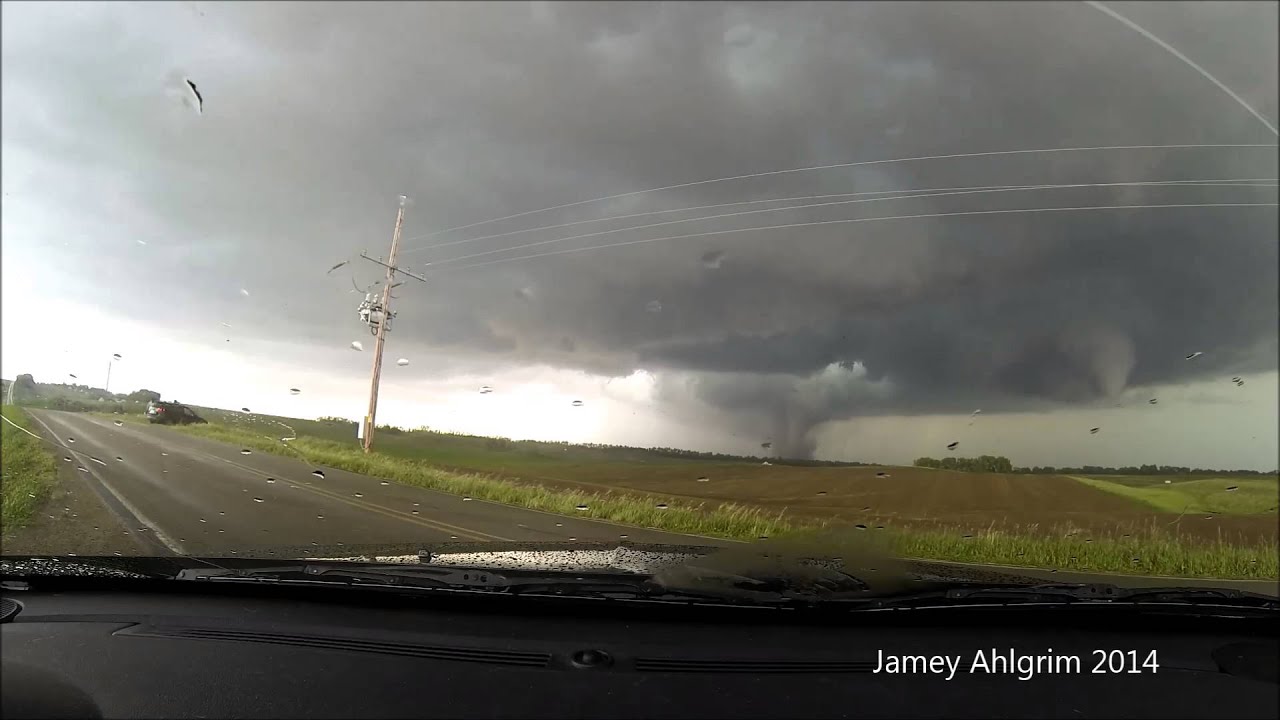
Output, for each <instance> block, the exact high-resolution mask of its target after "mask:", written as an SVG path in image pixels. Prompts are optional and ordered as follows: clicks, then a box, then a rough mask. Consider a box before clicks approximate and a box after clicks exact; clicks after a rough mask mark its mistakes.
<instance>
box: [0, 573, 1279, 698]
mask: <svg viewBox="0 0 1280 720" xmlns="http://www.w3.org/2000/svg"><path fill="white" fill-rule="evenodd" d="M174 585H175V583H170V584H169V585H159V584H157V585H155V586H154V587H151V586H147V588H146V589H135V590H129V591H126V590H121V589H118V588H116V589H104V588H93V589H86V588H75V589H69V588H65V587H60V588H38V587H32V588H28V589H18V590H15V589H7V590H5V592H4V598H5V613H4V615H5V617H4V622H3V624H0V639H2V641H3V642H2V645H0V647H2V648H3V672H2V675H0V677H2V678H3V680H2V683H3V715H4V716H5V717H91V716H100V717H122V718H123V717H128V718H140V717H174V718H177V717H192V718H196V717H200V718H220V717H236V718H257V717H264V718H265V717H308V718H322V717H325V718H327V717H334V718H337V717H343V718H361V717H419V718H421V717H484V718H494V717H521V718H532V717H583V718H697V717H716V718H766V717H770V718H772V717H788V718H819V717H822V718H826V717H832V718H861V717H984V718H1002V717H1017V718H1033V717H1035V718H1050V717H1061V718H1082V717H1150V718H1169V717H1179V718H1183V717H1233V718H1242V717H1259V718H1274V717H1276V716H1277V715H1278V714H1280V703H1278V699H1277V698H1278V696H1280V685H1277V667H1276V657H1277V652H1278V648H1277V638H1276V635H1275V632H1274V628H1272V627H1271V626H1270V625H1269V624H1262V623H1264V622H1265V621H1260V620H1256V619H1238V620H1234V621H1232V620H1224V621H1219V620H1205V619H1188V618H1184V617H1161V618H1155V619H1151V618H1149V617H1148V616H1146V615H1142V616H1136V615H1132V614H1126V613H1119V612H1117V613H1108V612H1099V613H1087V612H1081V611H1074V610H1072V611H1068V612H1061V611H1051V610H1045V609H1037V610H1013V609H1009V608H1002V609H998V610H997V609H988V610H982V609H963V610H948V611H932V610H930V611H920V610H912V611H909V612H885V613H864V614H861V615H860V616H859V617H858V618H856V619H839V620H835V619H833V618H832V617H804V616H802V614H796V613H787V612H785V611H778V610H770V609H756V608H751V609H746V608H742V609H739V608H728V607H719V608H711V609H707V608H689V607H644V606H641V605H637V604H626V603H614V602H608V601H570V600H563V599H543V600H534V599H531V598H525V597H518V598H517V597H507V598H495V599H492V600H491V599H487V598H475V597H461V598H447V599H439V598H434V597H433V598H430V599H423V598H420V597H405V596H401V595H375V594H372V593H369V592H368V591H356V590H352V591H350V592H348V591H339V590H327V589H326V590H324V591H320V592H318V591H316V590H314V589H312V590H310V592H308V593H302V592H294V591H286V590H278V589H266V588H253V587H247V588H246V587H227V588H222V587H201V588H188V587H185V586H184V587H181V588H180V589H177V590H175V589H173V586H174ZM185 585H192V583H187V584H185ZM1099 653H1101V655H1099ZM979 657H981V658H982V659H981V661H978V659H977V658H979ZM1024 657H1028V658H1031V659H1032V660H1031V661H1030V662H1027V661H1024V660H1023V659H1022V658H1024ZM1064 658H1065V659H1064ZM1071 658H1075V659H1076V660H1077V661H1078V662H1076V663H1073V662H1071ZM1099 658H1101V663H1102V668H1103V670H1102V672H1098V670H1097V663H1098V662H1099ZM1153 662H1154V665H1155V667H1152V664H1153ZM1020 668H1022V669H1020ZM890 669H893V670H896V671H895V672H889V671H888V670H890ZM1002 669H1005V670H1007V671H1002ZM1024 676H1025V677H1024Z"/></svg>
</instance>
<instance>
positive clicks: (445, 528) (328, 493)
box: [187, 450, 511, 542]
mask: <svg viewBox="0 0 1280 720" xmlns="http://www.w3.org/2000/svg"><path fill="white" fill-rule="evenodd" d="M187 452H190V453H191V454H193V455H200V456H202V457H205V458H208V459H210V460H217V461H219V462H224V463H226V464H228V465H231V466H232V467H236V468H239V469H241V470H244V471H245V472H247V473H250V474H253V475H257V476H258V477H261V478H264V479H265V478H269V477H278V476H275V475H271V474H270V473H265V472H263V471H261V470H259V469H257V468H253V467H249V466H248V465H241V464H240V463H238V462H235V461H234V460H227V459H226V458H220V457H218V456H217V455H209V454H207V453H204V452H201V451H199V450H187ZM289 482H291V483H293V484H294V485H297V487H298V489H299V490H307V491H309V492H312V493H315V494H316V495H321V496H324V497H327V498H329V499H331V500H337V501H339V502H342V503H346V504H347V505H350V506H351V507H354V508H359V509H361V510H368V511H369V512H374V513H378V514H379V515H384V516H386V517H389V518H393V519H395V520H403V521H404V522H409V523H414V524H416V525H421V526H423V527H428V528H431V529H432V530H439V531H441V532H448V533H453V534H456V535H459V536H465V537H467V538H468V539H470V540H501V541H506V542H511V538H505V537H502V536H500V535H492V534H490V533H485V532H480V531H479V530H470V529H468V528H464V527H460V526H458V525H451V524H449V523H446V522H440V521H439V520H428V519H426V518H423V517H419V516H417V515H411V514H409V513H407V512H404V511H402V510H393V509H391V508H388V507H384V506H382V505H377V504H375V503H371V502H366V501H364V500H357V499H354V498H349V497H347V496H345V495H339V494H338V493H335V492H333V491H332V490H326V489H324V488H318V487H316V486H315V485H309V484H305V483H302V482H296V481H293V480H290V481H289Z"/></svg>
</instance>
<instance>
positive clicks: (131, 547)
mask: <svg viewBox="0 0 1280 720" xmlns="http://www.w3.org/2000/svg"><path fill="white" fill-rule="evenodd" d="M32 431H33V432H36V433H38V434H39V435H40V436H41V437H43V438H44V439H45V440H46V441H47V442H46V445H45V447H46V448H47V449H48V450H49V452H51V453H53V454H55V456H56V458H57V463H58V473H57V478H56V479H55V481H54V486H53V488H52V489H51V491H50V493H49V496H48V497H47V498H46V499H45V501H44V502H42V503H41V504H40V506H39V507H37V508H36V510H35V512H34V513H32V515H31V518H30V519H29V520H28V521H27V522H26V524H25V525H23V526H22V527H20V528H17V529H15V530H12V531H7V532H5V533H4V537H3V538H0V552H2V553H3V554H5V555H66V554H69V553H75V554H77V555H111V554H113V553H120V554H122V555H138V554H144V553H145V551H144V547H143V546H142V545H140V544H139V543H137V542H135V541H134V540H133V534H134V532H135V531H136V528H128V527H125V524H124V523H123V522H122V521H121V519H120V518H119V517H118V516H117V515H116V514H115V513H113V512H111V510H110V509H109V508H108V507H107V506H106V505H105V504H104V503H103V501H102V499H101V498H100V497H99V496H98V493H97V492H95V491H94V489H93V487H92V486H91V485H90V484H89V483H90V482H91V479H90V478H89V476H88V474H87V473H85V472H82V471H81V470H79V468H80V467H81V463H80V462H79V461H78V460H77V459H76V457H75V455H73V454H71V453H69V452H63V453H61V454H58V452H59V451H58V448H57V447H56V445H57V443H56V441H52V440H50V438H49V437H48V433H47V432H46V431H45V429H44V428H43V427H41V424H40V423H38V422H36V423H32ZM64 457H70V458H71V461H70V462H67V461H65V460H63V458H64Z"/></svg>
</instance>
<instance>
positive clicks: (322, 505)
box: [30, 410, 716, 555]
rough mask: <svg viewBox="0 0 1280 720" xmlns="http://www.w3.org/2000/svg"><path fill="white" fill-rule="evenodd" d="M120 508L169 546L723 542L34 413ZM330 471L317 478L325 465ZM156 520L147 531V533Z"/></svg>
mask: <svg viewBox="0 0 1280 720" xmlns="http://www.w3.org/2000/svg"><path fill="white" fill-rule="evenodd" d="M30 412H31V415H32V417H34V418H35V420H36V425H37V428H39V429H40V430H44V431H45V433H43V434H45V435H46V437H49V438H51V439H52V440H53V441H54V442H55V443H57V444H59V445H62V446H64V447H66V448H71V449H72V450H73V451H74V452H67V451H61V452H62V454H63V455H64V456H69V457H71V458H72V460H71V463H70V464H73V465H75V466H76V467H77V468H80V467H82V468H84V471H83V474H84V477H83V478H82V479H84V480H86V481H87V482H88V483H89V484H90V485H91V487H93V489H94V490H95V491H96V492H97V493H98V495H99V496H100V497H102V499H103V500H104V501H105V502H106V503H107V505H108V506H109V507H110V509H111V510H112V511H113V512H114V513H115V514H116V515H118V516H120V517H121V519H122V521H123V522H124V525H125V527H126V528H131V529H133V530H134V532H136V533H137V534H138V535H139V539H141V540H142V541H143V542H144V543H150V544H151V545H152V548H153V549H154V550H156V551H157V554H167V552H173V553H179V554H184V555H224V554H230V553H231V552H232V551H235V553H236V554H242V553H246V552H252V553H255V554H257V553H259V552H261V551H262V550H264V549H267V548H278V547H298V546H322V547H327V548H332V547H336V546H342V547H346V546H364V545H404V544H416V543H431V542H447V541H501V540H509V541H547V542H565V541H570V540H581V541H616V540H620V539H628V540H631V541H634V542H653V543H666V544H684V545H688V544H691V543H693V544H702V545H706V544H716V543H715V541H710V540H708V539H707V538H701V537H693V536H689V535H680V534H675V533H667V532H659V531H655V530H644V529H637V528H633V527H626V526H621V525H615V524H612V523H608V522H600V521H595V520H586V519H581V518H574V517H566V516H563V515H553V514H550V513H544V512H539V511H536V510H526V509H522V508H514V507H510V506H507V505H500V504H496V503H490V502H484V501H481V500H467V499H464V498H462V497H459V496H457V495H450V494H446V493H439V492H434V491H431V490H424V489H421V488H415V487H410V486H407V485H401V484H398V483H389V482H385V481H379V480H377V479H376V478H371V477H368V476H365V475H357V474H355V473H350V472H346V471H343V470H336V469H333V468H328V467H316V466H313V465H309V464H306V463H304V462H303V461H302V460H301V459H293V458H289V457H285V456H280V455H272V454H267V453H260V452H254V453H251V454H244V453H243V451H242V450H241V449H239V448H236V447H233V446H230V445H227V444H225V443H221V442H216V441H212V440H206V439H204V438H197V437H192V436H189V435H185V434H182V433H178V432H175V431H173V430H172V429H169V428H166V427H157V426H146V425H137V424H133V423H124V424H122V425H120V426H116V425H115V424H114V422H113V421H111V420H107V419H104V418H101V417H97V416H92V415H87V414H83V413H69V412H58V411H51V410H31V411H30ZM317 470H318V471H320V472H321V473H323V477H321V476H318V475H316V474H315V473H316V471H317ZM139 528H146V529H145V530H140V531H139V530H138V529H139Z"/></svg>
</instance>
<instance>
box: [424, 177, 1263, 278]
mask: <svg viewBox="0 0 1280 720" xmlns="http://www.w3.org/2000/svg"><path fill="white" fill-rule="evenodd" d="M1209 182H1211V181H1209ZM1147 184H1148V183H1147V182H1143V181H1135V182H1117V183H1074V184H1063V185H1025V186H1012V187H1004V188H995V189H982V190H954V191H946V192H936V193H926V194H915V195H894V196H890V197H879V198H859V199H856V200H840V201H835V202H826V203H813V204H809V205H790V206H785V207H776V208H761V209H759V210H742V211H739V212H732V213H721V214H719V215H705V216H702V217H696V218H682V219H680V220H666V221H663V222H658V223H649V224H647V225H633V226H631V227H625V228H614V229H612V230H599V231H596V232H591V233H583V234H581V235H570V236H568V237H562V238H552V239H550V240H539V241H537V242H531V243H525V244H523V245H513V246H511V247H505V248H497V249H495V250H486V251H484V252H478V253H472V254H470V255H461V256H459V257H456V258H446V259H444V260H437V261H436V262H434V263H432V264H433V265H443V264H445V263H454V262H461V261H463V260H471V259H474V258H479V257H487V256H489V255H496V254H498V253H504V252H511V251H513V250H523V249H525V248H531V247H540V246H543V245H553V244H556V243H561V242H568V241H569V240H581V239H583V238H589V237H599V236H601V235H611V234H614V233H620V232H628V231H633V230H645V229H648V228H654V227H662V226H666V225H678V224H680V223H688V222H698V221H701V220H721V219H724V218H731V217H741V216H743V215H755V214H758V213H767V212H781V211H784V210H803V209H807V208H819V207H831V206H835V205H850V204H858V203H868V202H885V201H889V200H911V199H917V198H933V197H944V196H950V195H971V194H980V193H994V192H1015V191H1017V192H1020V191H1025V190H1059V189H1065V188H1089V187H1126V186H1143V185H1147ZM1155 184H1156V185H1158V186H1160V187H1170V186H1169V185H1166V184H1163V183H1155ZM1188 185H1189V184H1188V183H1183V184H1181V185H1174V186H1172V187H1185V186H1188ZM1190 186H1191V187H1195V185H1190ZM1226 186H1227V187H1241V185H1240V184H1239V183H1227V184H1226ZM1244 187H1256V186H1252V185H1249V186H1244Z"/></svg>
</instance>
